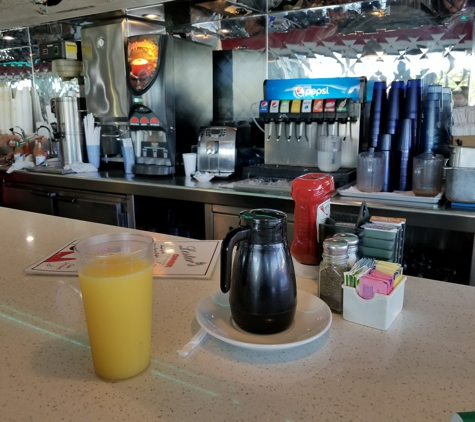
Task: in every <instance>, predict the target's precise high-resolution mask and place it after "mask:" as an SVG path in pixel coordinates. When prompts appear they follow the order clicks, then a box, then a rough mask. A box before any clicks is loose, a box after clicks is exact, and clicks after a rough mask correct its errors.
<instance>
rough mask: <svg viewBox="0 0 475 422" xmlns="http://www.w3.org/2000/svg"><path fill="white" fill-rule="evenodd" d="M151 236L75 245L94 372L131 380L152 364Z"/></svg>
mask: <svg viewBox="0 0 475 422" xmlns="http://www.w3.org/2000/svg"><path fill="white" fill-rule="evenodd" d="M153 243H154V242H153V238H152V237H150V236H147V235H143V234H136V233H115V234H104V235H100V236H94V237H90V238H87V239H84V240H82V241H80V242H79V243H78V244H77V245H76V247H75V256H76V265H77V269H78V274H79V282H80V285H81V293H82V300H83V305H84V312H85V314H86V323H87V331H88V335H89V341H90V344H91V352H92V360H93V364H94V370H95V372H96V374H97V375H98V376H100V377H102V378H105V379H108V380H119V379H124V378H130V377H133V376H134V375H137V374H139V373H141V372H143V371H144V370H145V369H146V368H147V367H148V366H149V364H150V351H151V338H152V281H153V272H152V266H153Z"/></svg>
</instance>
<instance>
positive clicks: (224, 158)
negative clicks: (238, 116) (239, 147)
mask: <svg viewBox="0 0 475 422" xmlns="http://www.w3.org/2000/svg"><path fill="white" fill-rule="evenodd" d="M236 132H237V129H236V128H234V127H228V126H211V127H205V128H202V129H201V130H200V135H199V138H198V165H197V167H198V171H200V172H205V171H207V172H209V173H214V174H215V176H216V177H228V176H231V175H232V174H233V173H234V171H235V165H236Z"/></svg>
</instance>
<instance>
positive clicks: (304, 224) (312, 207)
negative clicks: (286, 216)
mask: <svg viewBox="0 0 475 422" xmlns="http://www.w3.org/2000/svg"><path fill="white" fill-rule="evenodd" d="M334 190H335V182H334V180H333V176H331V175H330V174H325V173H308V174H304V175H302V176H299V177H297V178H296V179H294V181H293V182H292V190H291V195H292V198H293V200H294V202H295V211H294V219H295V226H294V227H295V228H294V240H293V241H292V245H291V247H290V254H291V255H292V257H293V258H294V261H297V262H298V263H300V264H303V265H314V266H315V265H318V264H319V263H320V260H321V257H322V253H321V250H320V245H319V243H318V224H320V223H323V222H324V220H325V219H326V218H327V217H329V216H330V195H331V194H332V192H333V191H334ZM296 272H297V273H298V270H297V269H296ZM297 275H298V274H297ZM310 278H311V277H310Z"/></svg>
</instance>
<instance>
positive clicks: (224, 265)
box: [220, 227, 251, 293]
mask: <svg viewBox="0 0 475 422" xmlns="http://www.w3.org/2000/svg"><path fill="white" fill-rule="evenodd" d="M250 233H251V230H250V229H245V228H242V227H237V228H235V229H233V230H231V231H230V232H229V233H228V234H227V235H226V237H225V238H224V240H223V243H222V244H221V268H220V279H221V291H222V292H223V293H227V292H229V289H230V287H231V263H232V260H233V249H234V246H236V244H237V243H238V242H240V241H241V240H244V239H248V238H249V236H250Z"/></svg>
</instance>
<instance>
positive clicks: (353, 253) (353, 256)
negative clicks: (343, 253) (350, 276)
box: [333, 233, 360, 269]
mask: <svg viewBox="0 0 475 422" xmlns="http://www.w3.org/2000/svg"><path fill="white" fill-rule="evenodd" d="M333 237H334V238H337V239H342V240H345V241H346V242H347V243H348V265H349V266H350V269H351V268H353V265H355V263H356V261H358V259H359V255H358V243H359V241H360V239H359V237H358V236H357V235H356V234H353V233H336V234H334V235H333Z"/></svg>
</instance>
